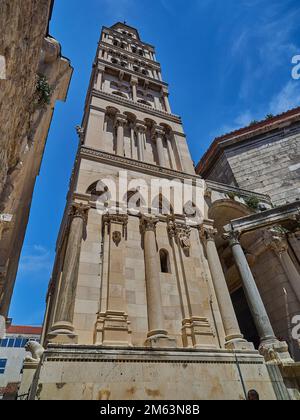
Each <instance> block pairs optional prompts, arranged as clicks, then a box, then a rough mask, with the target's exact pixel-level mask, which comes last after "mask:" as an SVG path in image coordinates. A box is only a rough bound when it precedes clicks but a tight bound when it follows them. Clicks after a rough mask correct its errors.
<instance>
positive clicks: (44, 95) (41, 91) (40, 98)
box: [36, 74, 52, 106]
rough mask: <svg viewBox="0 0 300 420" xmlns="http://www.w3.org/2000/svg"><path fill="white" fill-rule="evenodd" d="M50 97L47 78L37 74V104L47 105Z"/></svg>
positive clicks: (50, 90)
mask: <svg viewBox="0 0 300 420" xmlns="http://www.w3.org/2000/svg"><path fill="white" fill-rule="evenodd" d="M51 95H52V89H51V87H50V85H49V83H48V80H47V78H46V77H45V76H43V75H40V74H39V75H38V76H37V81H36V97H37V104H38V105H41V106H44V105H49V104H50V99H51Z"/></svg>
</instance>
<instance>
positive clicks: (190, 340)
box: [182, 316, 216, 349]
mask: <svg viewBox="0 0 300 420" xmlns="http://www.w3.org/2000/svg"><path fill="white" fill-rule="evenodd" d="M214 339H215V334H214V332H213V331H212V328H211V326H210V323H209V321H208V319H207V318H205V317H196V316H194V317H192V318H189V319H184V320H183V321H182V341H183V346H184V347H186V348H195V349H201V348H205V349H216V345H215V344H213V343H214Z"/></svg>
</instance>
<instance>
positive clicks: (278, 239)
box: [263, 227, 289, 255]
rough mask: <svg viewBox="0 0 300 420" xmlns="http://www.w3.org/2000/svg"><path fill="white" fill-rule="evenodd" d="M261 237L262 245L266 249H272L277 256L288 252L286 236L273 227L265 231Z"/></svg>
mask: <svg viewBox="0 0 300 420" xmlns="http://www.w3.org/2000/svg"><path fill="white" fill-rule="evenodd" d="M263 235H264V243H265V245H266V247H267V248H270V249H272V250H273V251H275V252H276V253H277V254H279V255H281V254H283V253H284V252H287V251H288V248H289V246H288V243H287V240H286V235H285V233H284V232H283V230H281V229H280V228H278V227H273V228H271V229H268V230H265V231H264V234H263Z"/></svg>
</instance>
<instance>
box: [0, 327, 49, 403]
mask: <svg viewBox="0 0 300 420" xmlns="http://www.w3.org/2000/svg"><path fill="white" fill-rule="evenodd" d="M41 333H42V328H41V327H29V326H19V325H10V326H9V327H8V328H7V331H6V336H5V338H3V339H2V340H0V399H16V397H17V395H18V389H19V386H20V383H21V371H22V367H23V362H24V359H25V356H26V350H25V346H26V344H27V343H28V341H36V342H39V341H40V339H41Z"/></svg>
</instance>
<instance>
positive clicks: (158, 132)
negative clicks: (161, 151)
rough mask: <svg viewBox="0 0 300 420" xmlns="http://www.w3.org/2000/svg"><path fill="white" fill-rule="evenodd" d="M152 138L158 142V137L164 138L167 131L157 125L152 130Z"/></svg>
mask: <svg viewBox="0 0 300 420" xmlns="http://www.w3.org/2000/svg"><path fill="white" fill-rule="evenodd" d="M151 134H152V138H153V139H154V140H156V139H157V138H158V137H163V136H164V135H165V130H164V128H163V127H161V126H159V125H155V126H154V127H153V129H152V133H151Z"/></svg>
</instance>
